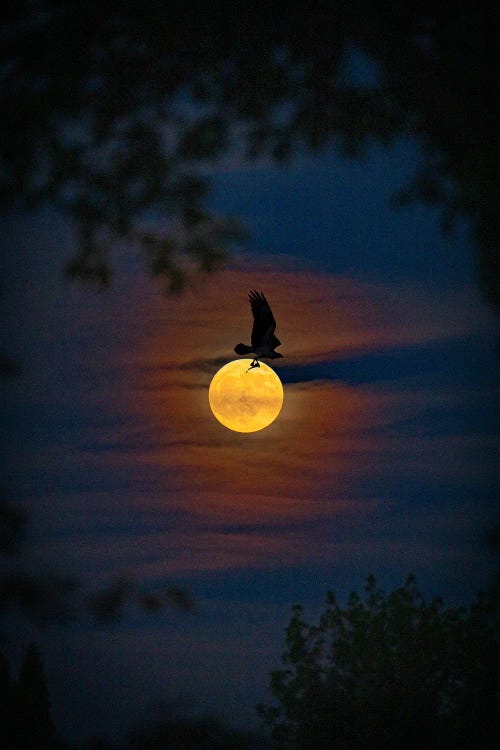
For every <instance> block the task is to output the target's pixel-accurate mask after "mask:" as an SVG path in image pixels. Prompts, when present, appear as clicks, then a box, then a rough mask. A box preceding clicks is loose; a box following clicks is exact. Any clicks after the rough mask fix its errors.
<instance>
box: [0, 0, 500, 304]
mask: <svg viewBox="0 0 500 750" xmlns="http://www.w3.org/2000/svg"><path fill="white" fill-rule="evenodd" d="M496 28H497V27H496V25H495V24H494V23H492V17H491V16H490V13H489V11H488V8H487V7H486V8H485V7H483V5H480V6H479V5H478V4H477V3H472V2H465V3H464V2H461V3H456V4H455V7H454V8H453V6H452V7H451V8H450V7H449V6H447V8H446V9H444V8H441V6H439V4H436V3H431V2H416V0H407V1H406V2H404V3H400V4H399V5H398V6H397V8H394V7H389V6H387V5H386V4H384V3H379V2H375V3H368V2H366V0H351V1H350V2H343V1H341V2H338V3H327V2H320V3H317V4H316V7H315V10H314V13H307V14H304V12H303V8H302V7H301V6H300V5H295V6H293V7H289V8H288V7H287V9H286V12H283V8H282V7H281V6H280V4H277V3H274V4H272V5H270V6H268V5H266V6H262V5H260V4H253V3H248V4H246V5H245V7H244V8H242V7H240V5H237V6H236V5H235V6H234V7H233V8H230V7H228V6H227V5H226V4H225V5H222V4H220V5H218V4H216V5H215V6H213V5H209V6H207V5H206V4H205V3H201V2H188V3H180V2H175V1H174V2H169V3H153V2H149V0H143V1H142V2H137V1H133V0H122V2H119V3H118V2H115V1H112V2H109V3H106V4H105V5H103V4H102V3H98V2H95V0H94V1H90V2H88V3H85V5H82V4H81V3H78V2H76V0H68V2H65V3H63V2H61V1H60V0H38V2H31V1H28V0H25V2H18V3H16V4H15V5H14V7H11V8H10V11H9V15H8V17H7V19H5V22H4V26H3V30H2V36H1V57H0V80H1V83H2V85H1V88H0V91H1V93H0V105H1V107H2V112H3V117H2V123H1V125H0V136H1V137H0V197H1V203H2V205H3V207H4V208H8V207H11V208H12V207H14V206H23V207H25V208H30V207H33V206H37V205H40V204H41V203H43V202H46V201H50V202H51V203H52V204H54V205H57V206H58V207H59V208H60V209H61V210H63V211H64V212H65V213H66V214H67V215H68V216H69V217H70V219H71V220H72V222H73V223H74V226H75V227H76V230H77V233H78V242H79V250H78V253H77V254H76V256H75V257H74V258H73V260H71V261H70V263H69V264H68V267H67V271H68V273H69V274H70V275H71V276H77V277H80V278H83V279H91V280H94V281H97V282H99V283H102V284H104V283H107V282H108V281H109V278H110V275H111V272H112V269H111V266H110V262H109V252H108V251H109V247H110V246H111V244H112V243H113V242H114V241H115V240H116V239H127V240H129V241H131V242H133V243H135V244H136V245H138V246H140V247H141V248H142V249H143V251H144V253H145V257H146V259H147V263H148V265H149V269H150V271H151V272H152V273H153V274H154V275H156V276H158V277H160V278H161V279H164V280H165V282H166V284H167V287H168V288H169V289H170V290H173V291H175V290H178V289H180V288H182V286H183V284H184V283H185V281H186V278H188V277H189V274H190V273H191V272H192V271H193V270H196V269H200V268H201V269H205V270H210V269H212V268H214V267H216V266H217V264H218V263H220V262H221V260H222V259H223V258H224V257H225V253H226V252H227V250H228V249H230V247H231V245H232V243H234V242H236V241H239V240H240V238H241V231H240V230H241V227H240V226H239V225H238V224H237V223H236V222H235V221H234V220H233V219H232V218H231V217H222V216H216V215H214V214H213V212H210V211H209V210H208V209H207V198H208V195H209V189H210V179H209V176H207V165H210V164H212V163H213V162H214V161H216V160H217V159H219V158H221V157H227V156H230V155H234V154H238V155H239V157H240V158H243V157H244V158H246V159H255V158H259V157H265V158H271V159H273V160H276V161H277V162H280V161H283V160H286V159H288V158H291V157H293V156H294V155H295V154H297V153H300V152H303V151H304V150H318V149H320V148H322V147H324V146H326V145H327V144H329V143H335V144H337V146H338V147H339V148H340V149H341V150H342V151H343V152H345V153H348V154H351V155H353V156H356V157H357V156H360V155H361V154H362V153H363V151H364V150H365V149H366V147H367V146H368V145H369V144H370V143H373V142H383V143H387V142H389V141H390V140H391V139H393V138H395V137H399V136H412V137H416V138H417V139H418V141H419V142H420V144H421V146H422V158H421V164H420V166H419V168H418V170H417V173H416V175H415V177H414V179H413V181H412V182H411V184H410V185H406V186H402V189H401V191H400V193H399V195H398V196H397V197H396V202H399V203H404V202H407V201H409V200H414V199H417V200H420V201H424V202H430V203H433V204H437V205H438V206H440V207H441V210H442V218H443V228H450V227H451V226H452V225H453V223H454V221H456V219H457V218H459V217H466V218H467V219H468V220H469V222H470V226H471V231H472V236H473V240H474V243H475V245H476V248H477V251H478V258H479V261H478V265H479V267H480V274H481V277H482V280H483V283H484V286H485V289H486V291H487V294H488V297H489V299H490V300H491V301H492V302H493V303H495V304H496V303H498V300H499V298H500V295H499V286H498V278H499V276H500V274H499V273H498V271H499V264H498V245H499V235H500V231H499V224H498V205H499V197H500V196H499V188H498V180H497V174H496V170H497V164H498V162H499V158H498V157H499V142H498V133H497V130H498V128H497V123H498V94H497V90H498V89H497V84H496V71H497V70H498V57H499V51H498V50H499V49H500V45H499V44H498V41H499V40H498V32H497V31H495V29H496ZM353 50H359V51H361V52H362V53H363V54H364V55H365V56H366V57H367V58H368V59H369V60H370V61H371V63H372V65H373V75H372V76H370V80H368V79H367V80H355V79H353V78H352V76H350V75H349V71H348V60H349V56H350V55H351V53H352V51H353Z"/></svg>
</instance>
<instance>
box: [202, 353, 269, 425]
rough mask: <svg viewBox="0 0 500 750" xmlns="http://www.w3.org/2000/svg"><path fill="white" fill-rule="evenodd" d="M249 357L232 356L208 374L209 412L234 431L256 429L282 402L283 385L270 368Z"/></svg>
mask: <svg viewBox="0 0 500 750" xmlns="http://www.w3.org/2000/svg"><path fill="white" fill-rule="evenodd" d="M251 364H252V360H251V359H235V360H233V361H232V362H228V363H227V365H224V367H221V368H220V370H218V371H217V372H216V373H215V375H214V376H213V378H212V382H211V383H210V388H209V389H208V401H209V404H210V408H211V409H212V412H213V415H214V417H215V418H216V419H218V420H219V422H220V423H221V424H223V425H224V427H227V428H228V429H230V430H234V431H235V432H256V431H257V430H263V429H264V427H267V426H268V425H270V424H271V422H274V420H275V419H276V417H277V416H278V414H279V413H280V411H281V407H282V406H283V386H282V385H281V380H280V379H279V377H278V376H277V375H276V373H275V372H274V370H273V369H272V368H271V367H269V366H268V365H265V364H264V363H263V362H260V363H259V364H260V367H254V368H252V369H251V370H249V369H248V368H249V367H250V365H251Z"/></svg>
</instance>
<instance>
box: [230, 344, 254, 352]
mask: <svg viewBox="0 0 500 750" xmlns="http://www.w3.org/2000/svg"><path fill="white" fill-rule="evenodd" d="M234 351H235V352H236V354H250V352H251V351H252V347H251V346H247V344H236V346H235V347H234Z"/></svg>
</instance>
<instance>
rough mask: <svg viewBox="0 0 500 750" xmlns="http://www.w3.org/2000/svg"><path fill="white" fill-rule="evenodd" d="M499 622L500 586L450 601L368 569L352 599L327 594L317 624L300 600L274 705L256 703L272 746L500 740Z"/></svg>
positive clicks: (275, 678) (346, 749) (479, 744)
mask: <svg viewBox="0 0 500 750" xmlns="http://www.w3.org/2000/svg"><path fill="white" fill-rule="evenodd" d="M498 625H499V620H498V590H497V589H496V588H494V589H493V592H492V593H491V594H489V595H481V596H479V597H478V598H477V600H476V602H475V603H474V604H473V605H472V606H471V607H470V608H469V609H462V608H460V609H453V608H450V609H446V608H444V606H443V603H442V601H441V600H439V599H434V600H432V601H429V602H426V601H425V600H424V598H423V597H422V596H421V594H420V593H419V591H418V589H417V588H416V584H415V579H414V578H413V577H411V576H410V577H409V578H408V580H407V581H406V583H405V584H404V586H402V587H400V588H398V589H395V590H394V591H392V592H391V593H389V594H385V593H384V592H383V591H381V590H380V589H379V588H378V587H377V584H376V581H375V579H374V578H373V577H370V578H368V579H367V582H366V587H365V596H364V597H360V596H359V595H358V594H356V593H352V594H351V595H350V597H349V599H348V602H347V605H346V606H345V607H342V606H340V604H339V603H338V602H337V600H336V598H335V596H334V595H333V594H328V597H327V603H326V608H325V611H324V612H323V614H322V615H321V617H320V620H319V624H318V625H308V624H307V623H306V622H305V620H304V619H303V612H302V608H301V607H300V606H295V607H294V609H293V616H292V619H291V621H290V624H289V625H288V628H287V630H286V651H285V653H284V656H283V661H284V669H282V670H278V671H275V672H273V673H272V677H271V690H272V693H273V695H274V697H275V699H276V701H277V705H271V706H260V707H259V711H260V713H261V715H262V716H263V718H264V720H265V723H266V724H267V725H268V726H269V727H270V728H271V732H272V739H273V743H274V747H276V748H280V750H286V749H287V748H290V749H291V748H293V750H301V749H302V748H304V749H305V748H314V749H315V750H323V749H324V750H327V749H328V748H338V750H351V749H354V748H356V750H363V749H364V748H366V750H368V749H369V750H373V749H374V748H381V749H382V748H384V750H391V749H392V748H393V749H394V750H400V748H402V747H404V748H409V749H410V750H411V749H412V748H414V749H415V750H422V748H439V749H440V750H447V749H448V748H449V750H451V749H452V748H454V749H456V748H461V747H464V748H471V747H475V748H481V749H482V750H485V749H486V748H494V747H497V745H498V740H499V736H498V728H497V716H498V708H499V706H498V683H497V679H498V673H497V668H498V632H499V631H498Z"/></svg>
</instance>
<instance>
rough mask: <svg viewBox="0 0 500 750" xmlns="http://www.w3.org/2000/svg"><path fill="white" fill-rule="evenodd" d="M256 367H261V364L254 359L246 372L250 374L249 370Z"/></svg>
mask: <svg viewBox="0 0 500 750" xmlns="http://www.w3.org/2000/svg"><path fill="white" fill-rule="evenodd" d="M254 367H260V362H259V361H258V360H257V359H254V361H253V362H252V363H251V365H250V367H249V368H248V370H247V371H246V372H249V370H253V369H254Z"/></svg>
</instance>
